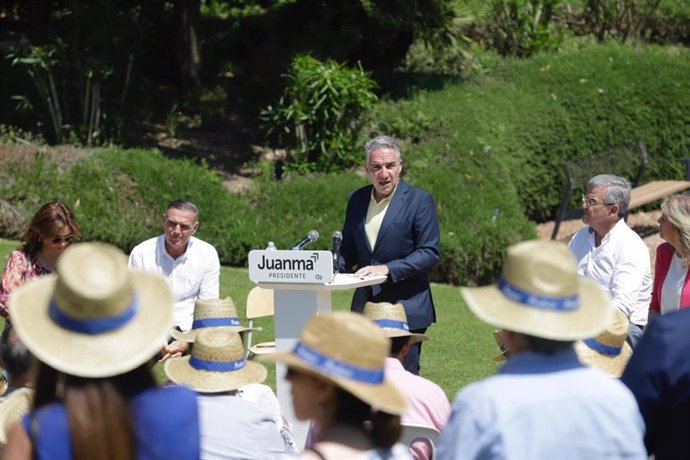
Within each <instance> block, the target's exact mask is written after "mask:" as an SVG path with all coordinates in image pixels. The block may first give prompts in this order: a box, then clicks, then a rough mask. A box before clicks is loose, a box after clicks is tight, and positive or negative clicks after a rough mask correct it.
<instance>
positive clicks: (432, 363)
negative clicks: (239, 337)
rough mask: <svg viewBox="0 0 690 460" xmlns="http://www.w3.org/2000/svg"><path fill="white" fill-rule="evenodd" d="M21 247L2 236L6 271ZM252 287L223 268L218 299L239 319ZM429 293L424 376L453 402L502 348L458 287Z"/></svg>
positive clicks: (342, 297)
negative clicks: (433, 319)
mask: <svg viewBox="0 0 690 460" xmlns="http://www.w3.org/2000/svg"><path fill="white" fill-rule="evenodd" d="M17 246H18V243H17V242H13V241H8V240H3V239H1V238H0V261H2V264H3V265H2V266H3V267H4V263H5V261H6V258H7V254H9V252H10V251H11V250H12V249H14V248H15V247H17ZM252 287H254V284H253V283H252V282H251V281H250V280H249V277H248V275H247V270H246V269H242V268H234V267H222V268H221V275H220V295H221V297H226V296H230V297H232V299H233V300H234V301H235V305H236V306H237V310H238V314H239V315H240V317H241V318H244V317H245V308H246V299H247V294H248V293H249V291H250V289H251V288H252ZM431 289H432V292H433V296H434V300H435V302H436V313H437V316H438V322H437V323H436V324H434V325H433V326H431V328H429V330H428V331H427V334H428V335H429V336H430V337H431V340H429V341H428V342H426V343H425V344H424V347H423V352H422V363H421V366H422V370H421V373H422V375H423V376H424V377H427V378H429V379H431V380H433V381H435V382H436V383H438V384H439V385H440V386H441V387H442V388H443V389H444V390H445V392H446V394H447V395H448V397H449V398H450V399H451V401H452V398H453V397H454V396H455V394H456V393H457V391H458V390H459V389H460V388H462V387H463V386H464V385H466V384H468V383H470V382H472V381H475V380H478V379H481V378H484V377H486V376H488V375H491V374H493V373H494V372H495V371H496V364H495V363H493V362H492V361H491V360H490V358H491V356H493V355H495V354H496V353H497V352H498V350H497V347H496V344H495V343H494V341H493V337H492V335H491V330H492V328H491V327H490V326H488V325H486V324H483V323H482V322H480V321H479V320H478V319H477V318H476V317H475V316H474V315H473V314H472V313H470V311H469V310H468V309H467V306H466V305H465V303H464V302H463V301H462V298H461V297H460V291H459V289H458V288H457V287H456V286H449V285H445V284H432V287H431ZM351 295H352V293H351V292H350V291H335V292H333V308H334V309H336V310H347V309H349V306H350V297H351ZM0 321H1V320H0ZM243 324H246V321H245V322H243ZM255 324H256V325H258V326H261V327H263V330H262V331H259V332H255V333H254V338H253V339H252V342H253V343H258V342H261V341H268V340H273V338H274V335H273V318H270V317H269V318H259V319H258V320H256V321H255ZM353 345H354V344H353ZM268 370H269V375H268V379H267V381H266V383H267V384H268V385H270V386H271V387H272V388H274V389H275V366H274V365H268ZM156 373H157V375H158V377H160V378H162V377H163V373H162V369H161V366H157V369H156Z"/></svg>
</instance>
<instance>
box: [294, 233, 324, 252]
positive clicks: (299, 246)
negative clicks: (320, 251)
mask: <svg viewBox="0 0 690 460" xmlns="http://www.w3.org/2000/svg"><path fill="white" fill-rule="evenodd" d="M318 239H319V232H317V231H316V230H309V233H307V236H305V237H304V238H302V239H301V240H300V242H299V243H297V244H296V245H294V246H293V247H292V250H293V251H298V250H300V249H302V248H303V247H304V246H306V245H308V244H309V243H313V242H314V241H316V240H318Z"/></svg>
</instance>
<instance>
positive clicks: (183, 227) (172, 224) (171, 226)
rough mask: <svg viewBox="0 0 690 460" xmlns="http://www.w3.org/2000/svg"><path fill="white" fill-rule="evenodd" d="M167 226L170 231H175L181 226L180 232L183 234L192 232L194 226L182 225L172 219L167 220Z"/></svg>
mask: <svg viewBox="0 0 690 460" xmlns="http://www.w3.org/2000/svg"><path fill="white" fill-rule="evenodd" d="M165 225H166V226H167V227H168V228H169V229H170V230H175V227H177V226H178V225H179V226H180V230H181V231H183V232H188V231H190V230H191V229H192V228H193V227H194V225H187V224H181V223H179V222H175V221H172V220H170V219H165Z"/></svg>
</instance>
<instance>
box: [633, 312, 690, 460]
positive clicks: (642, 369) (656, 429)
mask: <svg viewBox="0 0 690 460" xmlns="http://www.w3.org/2000/svg"><path fill="white" fill-rule="evenodd" d="M688 331H690V309H688V308H684V309H682V310H679V311H677V312H673V313H669V314H666V315H662V316H659V317H657V318H655V319H654V320H653V321H652V322H651V323H650V324H648V325H647V327H646V328H645V331H644V334H642V338H641V339H640V342H639V343H638V344H637V347H635V352H634V353H633V354H632V357H631V358H630V361H628V366H627V367H626V368H625V371H623V375H622V376H621V381H622V382H623V383H624V384H626V385H627V386H628V388H630V390H631V391H632V392H633V394H634V395H635V399H637V404H638V405H639V406H640V412H641V413H642V418H644V422H645V425H646V427H647V431H646V433H645V438H644V441H645V444H646V446H647V452H648V453H649V455H653V456H654V458H655V459H656V460H666V459H681V458H684V459H688V458H690V442H688V434H689V433H690V360H688V354H690V333H689V332H688Z"/></svg>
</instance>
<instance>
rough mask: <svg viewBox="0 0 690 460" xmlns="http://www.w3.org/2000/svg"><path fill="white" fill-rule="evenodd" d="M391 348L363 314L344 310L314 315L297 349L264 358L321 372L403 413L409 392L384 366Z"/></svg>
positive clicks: (371, 402) (355, 392)
mask: <svg viewBox="0 0 690 460" xmlns="http://www.w3.org/2000/svg"><path fill="white" fill-rule="evenodd" d="M389 351H390V340H389V339H388V338H387V337H386V336H385V334H384V332H383V331H382V329H381V328H379V327H378V326H376V324H374V323H373V322H372V321H371V320H369V319H367V318H366V317H364V316H363V315H361V314H359V313H352V312H343V311H339V312H332V313H323V314H319V315H315V316H312V317H311V318H310V319H309V321H308V322H307V324H306V325H305V326H304V330H303V331H302V334H301V336H300V339H299V342H297V344H296V345H295V347H294V348H293V349H292V351H289V352H277V353H274V354H270V355H263V356H261V357H259V359H261V360H264V361H273V362H275V361H277V362H281V363H284V364H287V365H288V366H289V367H291V368H295V369H298V370H301V371H304V372H308V373H311V374H316V375H318V376H319V377H321V378H324V379H326V380H329V381H331V382H333V383H334V384H335V385H337V386H339V387H341V388H342V389H344V390H345V391H348V392H349V393H352V394H353V395H354V396H356V397H357V398H359V399H361V400H362V401H364V402H366V403H368V404H369V405H371V406H372V407H375V408H376V409H378V410H382V411H384V412H388V413H390V414H396V415H400V414H402V413H403V412H404V411H405V406H406V402H405V397H404V396H403V395H402V394H401V393H400V392H399V391H398V389H397V388H396V387H395V386H394V385H393V383H392V382H391V381H390V380H389V379H388V378H387V377H386V376H385V374H384V370H383V363H384V360H385V358H386V357H387V356H388V353H389Z"/></svg>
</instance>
